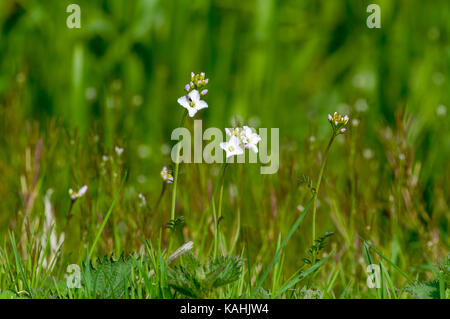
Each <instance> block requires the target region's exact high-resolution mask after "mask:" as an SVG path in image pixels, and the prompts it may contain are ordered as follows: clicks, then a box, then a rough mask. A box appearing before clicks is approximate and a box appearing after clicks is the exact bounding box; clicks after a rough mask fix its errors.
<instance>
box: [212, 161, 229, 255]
mask: <svg viewBox="0 0 450 319" xmlns="http://www.w3.org/2000/svg"><path fill="white" fill-rule="evenodd" d="M227 165H228V163H227V162H225V163H223V164H222V172H221V173H220V174H219V178H218V179H217V182H216V186H215V187H214V191H213V195H212V198H211V203H212V214H213V219H214V255H213V257H214V259H216V257H217V250H218V228H219V227H218V226H219V225H218V219H217V214H216V203H215V197H216V193H217V190H218V188H219V185H220V195H219V217H220V216H221V213H222V195H223V183H224V178H225V169H226V168H227Z"/></svg>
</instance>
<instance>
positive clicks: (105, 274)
mask: <svg viewBox="0 0 450 319" xmlns="http://www.w3.org/2000/svg"><path fill="white" fill-rule="evenodd" d="M133 259H134V257H132V256H129V257H127V258H124V256H123V254H122V255H121V256H120V257H119V258H118V259H117V260H115V259H114V258H113V256H112V255H111V256H104V257H103V258H97V260H96V261H95V264H94V265H93V264H92V263H89V264H88V265H86V264H83V269H82V271H83V275H84V280H85V285H86V289H87V290H88V291H89V294H93V297H97V298H122V297H123V296H124V295H125V293H126V290H127V289H128V286H129V282H130V280H131V273H132V268H133Z"/></svg>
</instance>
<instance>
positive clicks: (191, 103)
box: [178, 90, 208, 117]
mask: <svg viewBox="0 0 450 319" xmlns="http://www.w3.org/2000/svg"><path fill="white" fill-rule="evenodd" d="M178 103H179V104H180V105H181V106H182V107H184V108H185V109H186V110H188V113H189V116H190V117H194V115H195V113H197V112H198V111H199V110H201V109H205V108H207V107H208V104H207V103H206V102H205V101H202V100H200V93H199V92H198V91H197V90H192V91H191V92H189V94H188V95H185V96H182V97H180V98H179V99H178Z"/></svg>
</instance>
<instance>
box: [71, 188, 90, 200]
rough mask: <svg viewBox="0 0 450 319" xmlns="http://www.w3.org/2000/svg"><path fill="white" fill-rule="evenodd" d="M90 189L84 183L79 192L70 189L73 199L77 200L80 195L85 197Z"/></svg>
mask: <svg viewBox="0 0 450 319" xmlns="http://www.w3.org/2000/svg"><path fill="white" fill-rule="evenodd" d="M87 190H88V186H87V185H84V186H83V187H81V188H80V189H79V190H78V191H77V192H75V191H74V190H73V189H72V188H70V189H69V196H70V198H71V199H72V200H76V199H78V198H80V197H83V195H84V194H86V192H87Z"/></svg>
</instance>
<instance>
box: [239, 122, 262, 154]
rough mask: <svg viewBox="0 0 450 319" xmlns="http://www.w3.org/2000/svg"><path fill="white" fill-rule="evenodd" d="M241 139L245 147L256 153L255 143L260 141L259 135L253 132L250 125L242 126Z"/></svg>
mask: <svg viewBox="0 0 450 319" xmlns="http://www.w3.org/2000/svg"><path fill="white" fill-rule="evenodd" d="M241 140H242V142H243V143H244V146H245V148H247V149H251V150H252V151H253V152H255V153H258V147H257V146H256V145H257V144H258V142H259V141H261V137H260V136H259V135H258V134H256V133H253V131H252V129H251V128H250V127H248V126H244V128H243V134H242V135H241Z"/></svg>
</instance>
